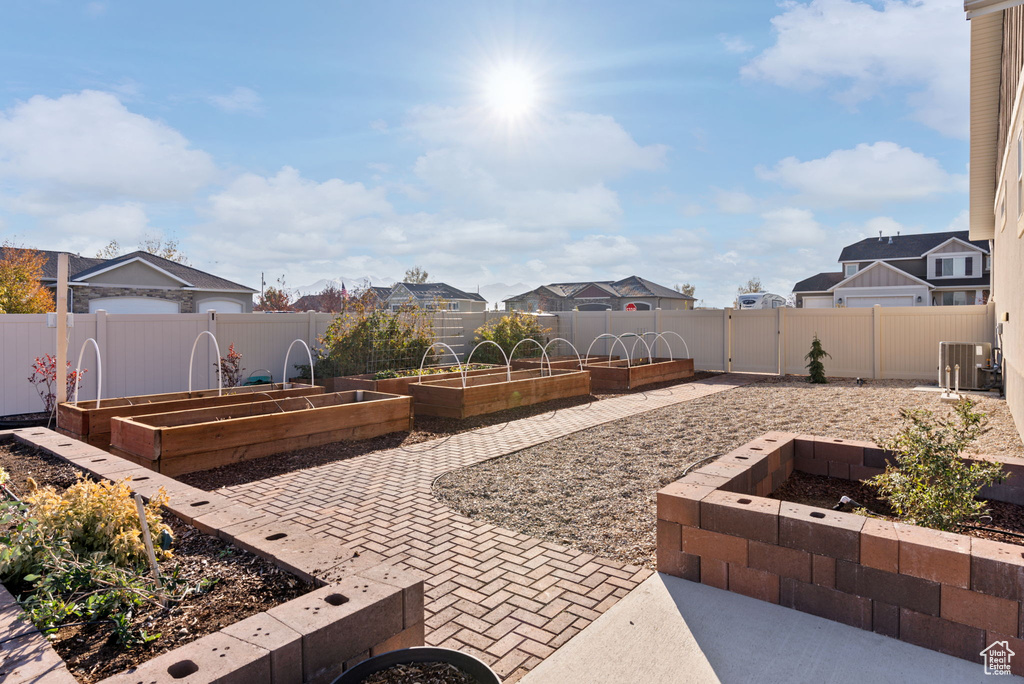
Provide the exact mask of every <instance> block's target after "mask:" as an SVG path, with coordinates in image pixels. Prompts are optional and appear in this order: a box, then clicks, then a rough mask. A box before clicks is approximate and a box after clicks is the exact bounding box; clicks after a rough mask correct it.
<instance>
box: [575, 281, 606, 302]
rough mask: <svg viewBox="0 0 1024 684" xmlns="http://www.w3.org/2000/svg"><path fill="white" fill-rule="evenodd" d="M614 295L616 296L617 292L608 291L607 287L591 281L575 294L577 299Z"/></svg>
mask: <svg viewBox="0 0 1024 684" xmlns="http://www.w3.org/2000/svg"><path fill="white" fill-rule="evenodd" d="M613 296H615V293H610V292H608V290H607V289H605V288H603V287H600V286H599V285H598V284H597V283H590V284H589V285H586V286H585V287H583V288H582V289H580V290H579V291H577V292H576V294H574V295H573V297H574V298H576V299H608V298H609V297H613Z"/></svg>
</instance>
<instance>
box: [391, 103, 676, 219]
mask: <svg viewBox="0 0 1024 684" xmlns="http://www.w3.org/2000/svg"><path fill="white" fill-rule="evenodd" d="M407 127H408V129H409V130H411V131H412V132H414V133H415V134H416V135H418V136H419V137H420V139H421V140H422V141H423V142H424V143H425V144H426V145H427V147H428V150H427V152H426V153H424V154H423V155H421V156H420V157H419V159H418V160H417V161H416V165H415V171H416V175H417V176H418V177H419V178H420V179H421V180H422V181H423V182H424V183H426V184H427V185H428V186H429V187H430V188H432V189H433V190H435V191H437V192H439V193H440V194H441V195H442V196H443V197H444V198H445V199H446V200H447V201H448V203H449V205H452V207H453V208H454V210H455V211H459V212H460V213H463V214H464V215H468V216H470V217H476V218H479V217H484V216H490V217H496V218H500V219H502V220H506V221H508V222H509V223H513V224H516V225H521V226H526V227H533V228H537V229H541V228H545V227H548V228H596V229H609V228H613V227H615V225H616V224H617V222H618V220H619V217H620V215H621V213H622V210H621V208H620V206H619V200H618V195H617V193H616V192H615V191H614V190H612V189H610V188H609V187H608V185H607V182H608V181H610V180H613V179H615V178H618V177H620V176H623V175H625V174H627V173H630V172H634V171H655V170H660V169H662V168H664V165H665V156H666V153H667V148H666V147H665V146H664V145H647V146H643V145H640V144H638V143H637V142H636V141H635V140H634V139H633V138H632V136H630V135H629V133H627V132H626V131H625V129H623V128H622V126H620V125H619V124H618V123H617V122H616V121H615V120H614V119H613V118H611V117H608V116H599V115H593V114H582V113H576V112H568V113H562V114H557V115H549V116H538V117H537V118H536V119H535V120H533V121H530V122H529V123H528V124H524V125H523V126H521V127H520V128H517V129H514V130H510V129H509V128H508V127H507V126H506V125H504V124H502V123H500V122H496V121H494V120H493V119H491V118H489V117H488V116H487V115H486V114H482V113H481V112H479V111H477V110H472V109H468V108H442V107H421V108H418V109H415V110H414V111H413V112H412V115H411V117H410V120H409V121H408V123H407Z"/></svg>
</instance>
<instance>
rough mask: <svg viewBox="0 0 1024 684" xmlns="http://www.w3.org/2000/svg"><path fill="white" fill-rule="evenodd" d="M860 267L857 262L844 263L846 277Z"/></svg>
mask: <svg viewBox="0 0 1024 684" xmlns="http://www.w3.org/2000/svg"><path fill="white" fill-rule="evenodd" d="M859 268H860V267H859V266H858V265H857V264H846V270H845V273H846V277H847V278H849V277H850V276H852V275H853V274H855V273H856V272H857V270H858V269H859Z"/></svg>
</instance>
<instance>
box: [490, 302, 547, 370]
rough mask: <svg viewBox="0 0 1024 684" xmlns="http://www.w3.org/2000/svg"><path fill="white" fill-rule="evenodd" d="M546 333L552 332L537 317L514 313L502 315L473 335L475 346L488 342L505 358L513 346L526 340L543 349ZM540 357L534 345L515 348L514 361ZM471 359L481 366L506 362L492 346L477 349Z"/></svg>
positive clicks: (538, 350)
mask: <svg viewBox="0 0 1024 684" xmlns="http://www.w3.org/2000/svg"><path fill="white" fill-rule="evenodd" d="M549 332H551V329H550V328H543V327H541V325H540V322H539V321H538V320H537V317H536V316H531V315H530V314H526V313H521V312H519V311H513V312H512V313H510V314H509V315H507V316H502V317H501V318H499V319H497V320H495V321H490V322H489V323H485V324H484V325H482V326H480V327H479V328H477V329H476V335H474V336H473V344H474V345H478V344H480V343H481V342H483V341H484V340H490V341H491V342H494V343H496V344H497V345H498V346H499V347H501V348H502V350H503V351H504V352H505V354H506V355H509V354H511V353H512V349H513V347H515V346H516V345H517V344H518V343H519V342H521V341H523V340H526V339H532V340H535V341H536V342H538V343H539V344H540V345H541V346H544V335H545V334H547V333H549ZM540 355H541V354H540V349H539V348H538V347H537V346H536V345H533V344H529V343H527V344H523V345H520V347H519V349H516V354H515V358H517V359H519V358H524V357H534V356H540ZM473 360H474V361H479V362H480V363H500V364H504V363H505V359H504V357H502V355H501V352H499V351H498V350H497V349H495V348H494V345H491V344H485V345H483V346H482V347H480V348H478V349H477V350H476V352H475V353H474V354H473Z"/></svg>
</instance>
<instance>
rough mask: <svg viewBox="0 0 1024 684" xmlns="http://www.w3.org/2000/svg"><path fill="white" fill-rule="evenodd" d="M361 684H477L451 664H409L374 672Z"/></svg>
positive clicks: (473, 679)
mask: <svg viewBox="0 0 1024 684" xmlns="http://www.w3.org/2000/svg"><path fill="white" fill-rule="evenodd" d="M362 684H477V680H476V679H475V678H474V677H472V676H470V675H468V674H466V673H465V672H463V671H462V670H460V669H459V668H457V667H455V666H454V665H452V664H451V663H410V664H409V665H395V666H394V667H389V668H388V669H386V670H381V671H380V672H375V673H374V674H372V675H370V676H369V677H367V678H366V679H364V680H363V681H362Z"/></svg>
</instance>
